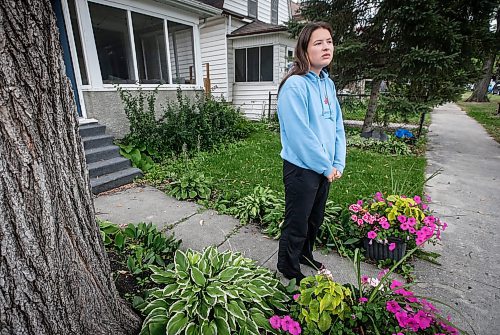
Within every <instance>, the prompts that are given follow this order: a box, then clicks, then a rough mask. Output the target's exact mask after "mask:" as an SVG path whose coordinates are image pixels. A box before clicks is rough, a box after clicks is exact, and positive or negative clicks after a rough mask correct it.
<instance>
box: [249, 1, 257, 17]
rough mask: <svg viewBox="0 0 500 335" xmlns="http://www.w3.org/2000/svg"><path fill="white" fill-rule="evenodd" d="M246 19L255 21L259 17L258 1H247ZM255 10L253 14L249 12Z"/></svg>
mask: <svg viewBox="0 0 500 335" xmlns="http://www.w3.org/2000/svg"><path fill="white" fill-rule="evenodd" d="M247 9H248V17H251V18H254V19H257V18H258V16H259V1H258V0H248V1H247ZM252 9H255V13H254V12H253V11H252V12H251V10H252Z"/></svg>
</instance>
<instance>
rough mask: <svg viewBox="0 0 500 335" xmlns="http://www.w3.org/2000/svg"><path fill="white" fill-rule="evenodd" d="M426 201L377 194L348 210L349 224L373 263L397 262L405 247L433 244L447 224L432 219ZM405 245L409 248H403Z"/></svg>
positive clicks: (417, 197) (428, 199)
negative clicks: (360, 238) (362, 239)
mask: <svg viewBox="0 0 500 335" xmlns="http://www.w3.org/2000/svg"><path fill="white" fill-rule="evenodd" d="M429 201H430V198H429V197H427V196H426V197H425V201H424V200H423V199H422V197H420V196H418V195H416V196H414V197H406V196H404V195H396V194H392V195H388V196H387V197H384V195H383V194H382V193H380V192H377V193H376V194H375V196H374V197H373V198H371V199H368V200H358V202H357V203H355V204H352V205H350V206H349V213H350V220H349V222H350V223H351V224H352V225H355V226H356V227H357V229H359V230H360V232H361V235H362V236H363V237H364V247H365V250H366V256H367V257H369V258H372V259H375V260H381V259H393V260H395V261H399V260H400V259H401V258H402V257H403V256H404V254H405V251H406V249H407V247H409V248H412V247H414V246H415V245H418V246H420V245H422V244H423V243H425V242H432V243H435V242H436V241H437V240H439V239H440V238H441V232H442V231H444V230H445V229H446V227H447V224H446V223H445V222H443V221H441V220H440V219H439V218H437V217H435V216H434V215H432V212H431V211H430V209H429V205H428V202H429ZM408 244H409V246H407V245H408Z"/></svg>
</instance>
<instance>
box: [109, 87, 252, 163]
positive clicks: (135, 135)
mask: <svg viewBox="0 0 500 335" xmlns="http://www.w3.org/2000/svg"><path fill="white" fill-rule="evenodd" d="M119 93H120V97H121V99H122V102H123V104H124V108H125V114H126V115H127V118H128V120H129V122H130V133H129V134H127V136H125V138H124V139H123V142H124V144H125V145H130V144H132V145H133V146H134V147H137V148H141V147H143V148H144V149H145V150H144V151H147V152H148V153H150V154H152V156H153V158H155V159H156V160H157V161H158V160H160V159H161V158H162V157H165V156H168V155H169V154H171V153H174V154H178V153H180V152H182V151H186V150H187V151H192V150H196V149H197V150H208V149H211V148H213V147H214V146H216V145H217V144H220V143H224V142H228V141H233V140H237V139H241V138H244V137H246V136H248V135H249V134H250V132H251V131H252V130H253V126H252V124H251V122H250V121H249V120H247V119H245V118H244V117H243V115H241V113H240V112H239V110H237V109H235V108H234V107H233V106H231V105H230V104H228V103H226V102H225V101H224V100H220V101H219V100H216V99H214V98H213V97H208V98H207V97H205V96H204V95H202V94H200V95H197V96H196V97H195V98H194V99H189V98H188V97H186V96H184V95H183V94H182V91H181V90H180V89H179V90H178V91H177V99H176V100H175V101H168V102H167V104H166V106H165V107H164V108H163V115H162V116H161V117H160V118H158V117H157V116H158V115H159V114H160V113H157V111H156V110H155V102H156V98H157V94H158V91H157V90H155V91H153V92H150V93H144V92H143V91H141V90H139V91H138V93H137V94H135V95H132V94H131V93H130V92H127V91H124V90H122V89H119Z"/></svg>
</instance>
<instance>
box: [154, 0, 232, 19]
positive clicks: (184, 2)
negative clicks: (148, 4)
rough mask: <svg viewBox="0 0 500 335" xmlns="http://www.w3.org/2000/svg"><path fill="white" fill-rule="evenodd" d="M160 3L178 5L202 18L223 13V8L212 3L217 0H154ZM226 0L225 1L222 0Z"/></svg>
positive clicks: (177, 6)
mask: <svg viewBox="0 0 500 335" xmlns="http://www.w3.org/2000/svg"><path fill="white" fill-rule="evenodd" d="M154 1H156V2H158V3H161V4H165V5H168V6H172V7H176V8H179V9H182V10H185V11H188V12H192V13H193V12H194V13H196V14H198V15H199V17H200V18H201V19H204V18H208V17H211V16H215V15H220V14H222V10H221V9H220V8H217V7H216V6H213V5H211V4H210V2H216V1H203V2H202V1H198V0H154ZM222 2H224V1H222Z"/></svg>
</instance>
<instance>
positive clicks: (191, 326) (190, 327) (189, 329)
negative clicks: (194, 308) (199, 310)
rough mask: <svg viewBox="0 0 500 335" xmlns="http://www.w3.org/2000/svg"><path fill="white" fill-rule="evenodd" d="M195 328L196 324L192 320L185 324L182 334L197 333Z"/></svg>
mask: <svg viewBox="0 0 500 335" xmlns="http://www.w3.org/2000/svg"><path fill="white" fill-rule="evenodd" d="M197 330H198V329H197V328H196V324H195V323H194V322H190V323H189V324H188V325H187V326H186V329H185V331H184V334H185V335H194V334H197V333H198V332H197Z"/></svg>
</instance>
